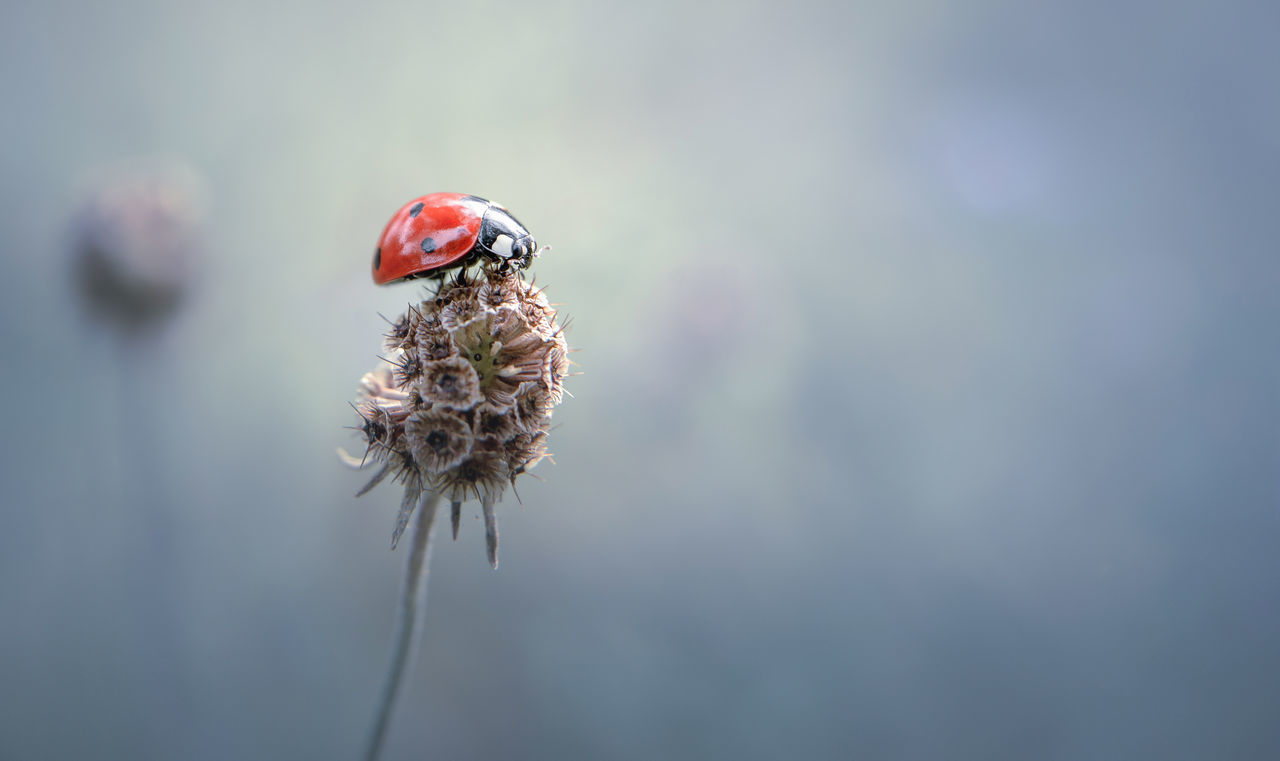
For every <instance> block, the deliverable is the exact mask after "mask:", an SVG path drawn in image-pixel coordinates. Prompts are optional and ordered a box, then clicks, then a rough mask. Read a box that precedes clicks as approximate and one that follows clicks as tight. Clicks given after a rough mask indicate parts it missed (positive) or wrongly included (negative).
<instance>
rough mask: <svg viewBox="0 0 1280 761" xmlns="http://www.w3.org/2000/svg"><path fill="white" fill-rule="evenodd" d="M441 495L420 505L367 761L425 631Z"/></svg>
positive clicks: (430, 495) (377, 749)
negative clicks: (389, 659) (437, 510)
mask: <svg viewBox="0 0 1280 761" xmlns="http://www.w3.org/2000/svg"><path fill="white" fill-rule="evenodd" d="M439 502H440V494H439V493H438V492H435V491H428V492H426V493H424V494H423V495H422V498H421V501H420V504H419V505H418V520H417V522H416V523H415V524H414V527H413V544H412V546H411V547H410V548H409V562H408V565H407V566H406V567H405V574H404V587H403V589H402V590H401V593H400V612H399V615H398V616H397V619H396V631H395V643H394V645H393V649H392V652H391V669H390V671H388V672H387V680H386V682H385V683H384V685H383V689H382V701H381V702H380V703H379V704H378V712H377V713H376V714H374V720H373V732H372V733H371V734H370V736H369V747H368V751H367V752H366V753H365V756H364V757H365V761H377V758H378V754H379V753H381V752H382V742H383V740H384V739H386V735H387V725H389V724H390V723H391V714H392V713H393V712H394V711H395V707H396V699H397V698H398V697H399V695H400V685H401V682H402V681H403V679H404V675H405V673H406V672H407V671H408V670H409V664H410V663H411V662H412V661H413V654H414V651H415V650H416V649H417V647H416V646H417V643H418V640H419V638H420V637H421V634H422V621H423V618H424V616H425V614H426V612H427V567H428V565H429V563H430V560H431V538H432V536H434V535H435V522H436V506H437V505H438V504H439Z"/></svg>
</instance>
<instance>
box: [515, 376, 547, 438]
mask: <svg viewBox="0 0 1280 761" xmlns="http://www.w3.org/2000/svg"><path fill="white" fill-rule="evenodd" d="M554 406H555V402H554V401H553V400H552V398H551V394H549V393H548V392H547V390H546V389H545V388H543V387H542V385H541V384H539V383H525V384H524V385H523V386H521V387H520V391H519V394H518V396H517V397H516V413H517V416H518V417H517V422H516V425H518V426H519V427H520V430H521V431H524V432H526V433H536V432H538V431H541V430H543V429H545V428H546V426H547V421H548V419H549V418H550V417H551V408H552V407H554Z"/></svg>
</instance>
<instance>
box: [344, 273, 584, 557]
mask: <svg viewBox="0 0 1280 761" xmlns="http://www.w3.org/2000/svg"><path fill="white" fill-rule="evenodd" d="M556 320H557V315H556V311H555V310H554V309H553V308H552V307H551V305H550V304H549V303H548V302H547V298H546V296H545V295H544V294H543V293H542V291H541V290H538V289H535V288H534V287H533V286H532V285H531V284H529V283H526V282H525V281H524V280H523V279H521V277H520V275H519V274H518V273H510V274H500V273H498V272H497V271H496V270H492V269H490V270H482V271H481V272H479V273H477V274H476V275H474V276H473V277H471V278H470V279H467V278H466V277H465V276H460V277H459V278H458V279H456V280H453V281H447V282H445V283H443V284H442V285H441V286H440V287H439V290H438V291H437V292H436V293H435V294H434V295H433V297H431V298H428V299H427V300H425V301H423V302H422V303H420V304H418V305H416V306H412V307H410V308H409V309H408V310H407V311H406V312H405V313H404V314H403V315H401V316H400V317H398V318H396V319H395V320H394V321H392V323H391V330H390V331H388V333H387V340H386V347H387V350H388V352H389V355H388V356H387V357H386V362H387V363H388V364H387V365H386V366H384V367H382V368H379V369H378V370H375V371H374V372H371V373H368V374H366V375H365V377H364V378H363V379H362V381H361V384H360V394H359V399H358V400H357V404H356V410H357V412H358V413H359V415H360V418H361V422H360V425H359V426H358V428H359V430H360V431H361V432H362V433H363V435H364V438H365V440H366V441H365V443H366V446H367V452H366V454H365V457H364V462H366V463H370V462H371V463H375V464H380V465H381V469H380V470H379V471H378V473H377V475H375V476H374V479H373V480H372V481H371V482H370V484H369V485H368V486H366V490H367V489H369V488H372V486H373V485H375V484H376V483H378V482H380V481H381V480H383V479H384V478H385V477H386V476H387V475H389V474H392V475H394V476H395V478H396V480H398V481H400V482H401V483H403V484H404V487H405V490H406V495H405V499H404V501H403V502H402V509H401V514H400V516H399V517H398V519H397V524H396V531H395V533H394V535H393V546H394V539H395V538H398V537H399V534H400V532H402V531H403V530H404V527H405V525H406V524H407V522H408V519H409V515H408V514H407V513H406V512H405V511H406V510H408V511H412V509H413V505H415V504H416V503H417V497H418V495H419V494H421V493H422V492H424V491H434V492H436V493H438V494H439V495H440V497H441V498H443V499H447V500H449V501H450V502H453V503H457V502H463V501H466V500H469V499H477V500H480V501H481V502H482V503H483V505H484V508H485V524H486V539H487V545H488V549H489V553H490V561H491V562H492V563H493V565H494V567H495V568H496V567H497V523H496V520H497V519H496V517H495V516H494V515H493V510H492V508H493V504H494V503H496V502H497V501H498V500H499V499H500V498H501V497H502V495H503V493H504V491H505V489H506V486H507V485H508V484H514V483H515V479H516V477H517V476H518V475H520V474H521V473H524V472H526V471H528V470H530V469H531V468H533V467H534V466H535V465H536V464H537V463H538V462H539V461H540V460H541V459H542V458H543V457H545V456H547V449H546V441H547V432H548V430H549V428H550V423H551V412H552V409H553V408H554V407H555V405H557V404H558V403H559V402H560V400H561V398H562V393H563V382H564V377H565V375H566V373H567V369H568V347H567V346H566V344H565V341H564V335H563V330H562V326H561V325H560V324H558V323H557V321H556ZM406 506H407V507H406Z"/></svg>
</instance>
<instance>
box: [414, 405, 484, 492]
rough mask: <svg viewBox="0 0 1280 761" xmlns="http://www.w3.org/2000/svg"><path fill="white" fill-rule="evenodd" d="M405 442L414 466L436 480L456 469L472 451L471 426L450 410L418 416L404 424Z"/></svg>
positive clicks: (418, 413) (416, 413) (415, 415)
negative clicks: (439, 474)
mask: <svg viewBox="0 0 1280 761" xmlns="http://www.w3.org/2000/svg"><path fill="white" fill-rule="evenodd" d="M405 440H406V441H407V442H408V444H409V446H410V447H411V451H412V453H413V460H414V462H416V463H417V465H418V467H419V468H421V469H422V471H423V472H424V473H426V474H427V475H432V476H433V475H436V474H438V473H441V472H442V471H444V470H447V469H448V468H452V467H453V466H454V465H457V464H458V463H459V462H461V461H462V458H464V457H466V456H467V453H468V452H470V451H471V441H472V436H471V426H470V425H468V424H467V421H466V420H465V419H463V418H462V417H461V416H459V415H458V414H457V413H454V412H450V411H448V410H444V409H434V410H427V411H424V412H415V413H413V414H412V415H410V416H409V419H408V420H407V421H406V422H405Z"/></svg>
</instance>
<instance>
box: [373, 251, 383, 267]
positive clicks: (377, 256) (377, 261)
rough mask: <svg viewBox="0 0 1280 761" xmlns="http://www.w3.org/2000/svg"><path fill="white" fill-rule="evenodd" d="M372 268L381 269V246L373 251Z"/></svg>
mask: <svg viewBox="0 0 1280 761" xmlns="http://www.w3.org/2000/svg"><path fill="white" fill-rule="evenodd" d="M373 268H374V269H375V270H380V269H382V249H381V248H379V249H378V250H377V251H374V252H373Z"/></svg>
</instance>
